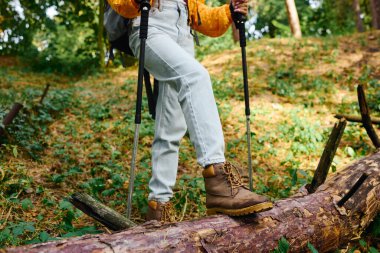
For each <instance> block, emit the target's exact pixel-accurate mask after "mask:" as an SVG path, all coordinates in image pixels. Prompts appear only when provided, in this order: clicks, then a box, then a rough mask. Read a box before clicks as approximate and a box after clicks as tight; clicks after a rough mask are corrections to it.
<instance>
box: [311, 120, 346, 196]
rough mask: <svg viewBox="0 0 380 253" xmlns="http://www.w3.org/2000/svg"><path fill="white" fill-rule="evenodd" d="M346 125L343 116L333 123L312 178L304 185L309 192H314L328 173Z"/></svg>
mask: <svg viewBox="0 0 380 253" xmlns="http://www.w3.org/2000/svg"><path fill="white" fill-rule="evenodd" d="M346 125H347V121H346V119H344V118H343V119H340V120H339V122H337V123H335V125H334V128H333V130H332V132H331V134H330V137H329V139H328V141H327V144H326V147H325V149H324V150H323V153H322V157H321V159H320V160H319V163H318V167H317V169H316V170H315V172H314V177H313V180H312V181H311V183H310V184H308V185H306V189H307V191H308V192H309V193H313V192H315V190H316V189H317V188H318V187H319V186H320V185H322V184H323V183H324V182H325V181H326V178H327V174H328V173H329V169H330V166H331V164H332V162H333V159H334V156H335V153H336V150H337V149H338V146H339V143H340V140H341V139H342V135H343V133H344V129H345V128H346Z"/></svg>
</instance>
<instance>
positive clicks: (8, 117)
mask: <svg viewBox="0 0 380 253" xmlns="http://www.w3.org/2000/svg"><path fill="white" fill-rule="evenodd" d="M22 107H23V106H22V104H20V103H14V104H13V106H12V109H11V110H10V111H9V113H8V114H7V115H6V116H5V118H4V119H3V126H4V128H3V127H2V126H0V137H1V136H3V135H4V134H5V127H7V126H8V125H10V124H11V123H12V121H13V120H14V118H16V116H17V114H18V112H19V111H20V110H21V109H22Z"/></svg>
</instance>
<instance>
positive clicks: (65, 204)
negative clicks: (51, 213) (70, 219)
mask: <svg viewBox="0 0 380 253" xmlns="http://www.w3.org/2000/svg"><path fill="white" fill-rule="evenodd" d="M72 208H73V206H72V205H71V203H70V202H69V201H67V200H61V201H59V209H61V210H71V209H72Z"/></svg>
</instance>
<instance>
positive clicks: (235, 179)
mask: <svg viewBox="0 0 380 253" xmlns="http://www.w3.org/2000/svg"><path fill="white" fill-rule="evenodd" d="M223 171H224V173H225V175H226V177H227V180H228V182H229V183H230V185H231V193H232V194H233V191H234V189H236V188H239V187H241V186H243V182H242V179H241V175H240V171H239V169H238V168H236V166H234V165H233V164H231V163H229V162H226V163H225V164H224V166H223Z"/></svg>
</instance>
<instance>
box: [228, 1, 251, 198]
mask: <svg viewBox="0 0 380 253" xmlns="http://www.w3.org/2000/svg"><path fill="white" fill-rule="evenodd" d="M232 8H233V7H232ZM233 20H234V22H235V25H236V28H237V29H238V30H239V39H240V47H241V60H242V67H243V78H244V101H245V116H246V127H247V145H248V172H249V189H250V190H251V191H253V184H252V157H251V127H250V116H251V110H250V108H249V90H248V71H247V56H246V51H245V47H246V45H247V42H246V37H245V21H246V17H245V16H244V15H243V14H241V13H237V12H233Z"/></svg>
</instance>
